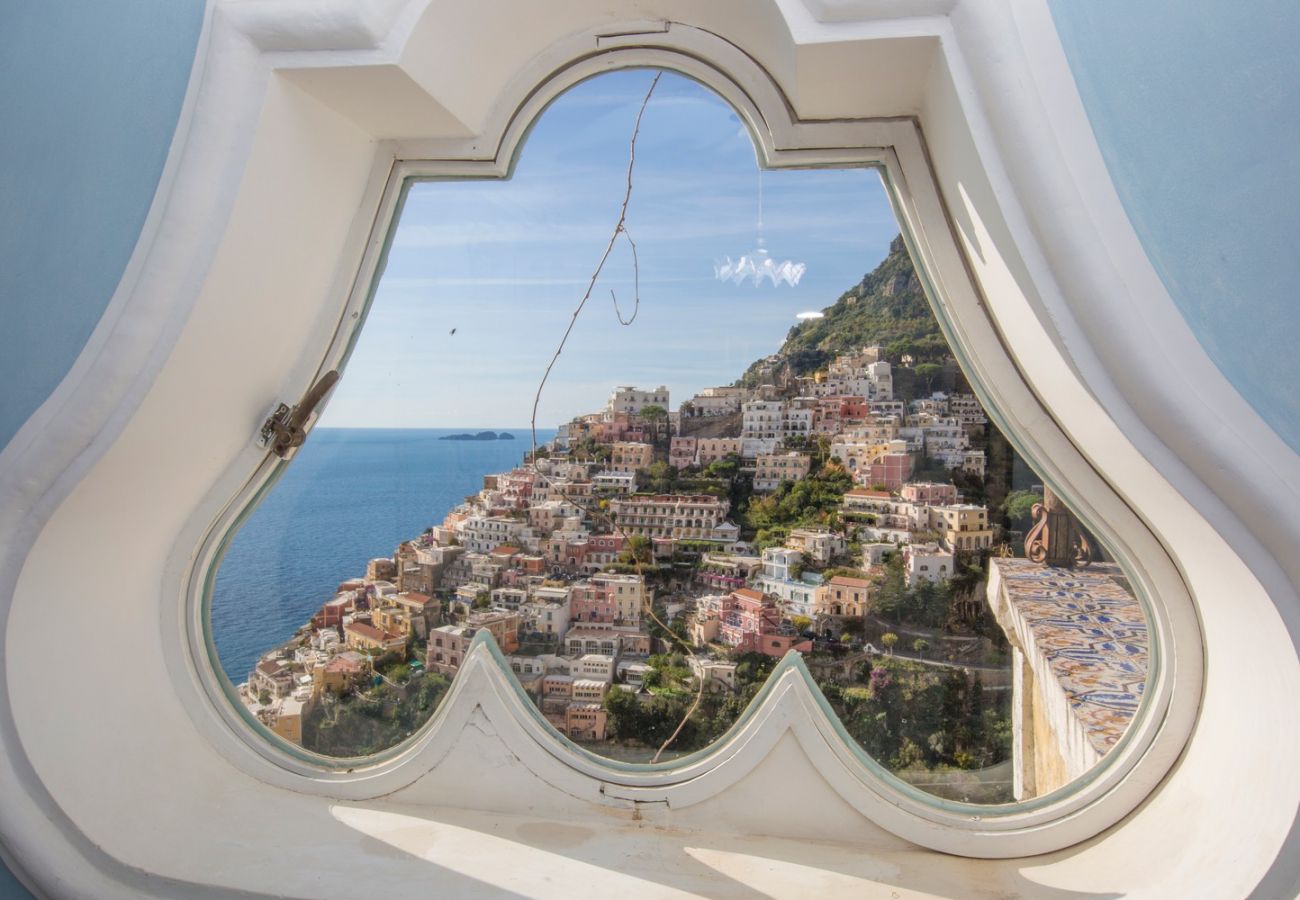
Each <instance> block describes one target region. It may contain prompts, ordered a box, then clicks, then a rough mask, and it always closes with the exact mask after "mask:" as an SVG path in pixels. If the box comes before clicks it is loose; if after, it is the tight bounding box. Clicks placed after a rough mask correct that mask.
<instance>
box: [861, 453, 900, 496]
mask: <svg viewBox="0 0 1300 900" xmlns="http://www.w3.org/2000/svg"><path fill="white" fill-rule="evenodd" d="M911 474H912V456H911V454H910V453H886V454H884V455H883V456H881V457H879V458H878V459H877V460H876V461H875V462H873V463H872V464H871V466H870V468H868V469H863V470H859V472H858V478H859V479H860V480H861V481H863V482H864V483H866V484H883V485H884V486H885V487H886V488H887V489H889V490H891V491H901V490H902V489H903V485H904V483H906V481H907V479H908V478H909V477H911Z"/></svg>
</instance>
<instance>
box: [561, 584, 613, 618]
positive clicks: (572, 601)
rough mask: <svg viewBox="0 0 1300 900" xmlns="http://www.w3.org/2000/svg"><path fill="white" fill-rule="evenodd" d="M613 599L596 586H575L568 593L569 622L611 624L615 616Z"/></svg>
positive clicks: (607, 592)
mask: <svg viewBox="0 0 1300 900" xmlns="http://www.w3.org/2000/svg"><path fill="white" fill-rule="evenodd" d="M617 612H618V610H617V607H616V605H615V603H614V598H613V597H611V596H610V594H609V591H607V590H605V589H604V588H603V587H602V586H601V585H598V584H590V583H585V584H575V585H574V586H573V588H572V590H570V591H569V621H571V622H573V623H574V624H575V625H576V624H577V623H579V622H613V621H614V618H615V616H616V615H617Z"/></svg>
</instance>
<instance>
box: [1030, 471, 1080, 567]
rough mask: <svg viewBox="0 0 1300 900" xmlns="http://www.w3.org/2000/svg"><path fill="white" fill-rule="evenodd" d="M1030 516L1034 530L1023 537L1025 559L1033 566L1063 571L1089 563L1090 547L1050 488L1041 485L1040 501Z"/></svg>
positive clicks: (1070, 514)
mask: <svg viewBox="0 0 1300 900" xmlns="http://www.w3.org/2000/svg"><path fill="white" fill-rule="evenodd" d="M1032 513H1033V516H1034V527H1033V528H1031V529H1030V530H1029V534H1027V535H1026V536H1025V556H1027V557H1029V558H1030V559H1031V560H1033V561H1034V562H1036V563H1042V564H1043V565H1048V566H1058V567H1060V568H1063V569H1073V568H1075V567H1076V566H1079V567H1082V566H1086V565H1088V563H1090V562H1092V545H1091V544H1089V543H1088V538H1087V536H1085V535H1084V533H1083V530H1082V529H1081V528H1079V524H1078V520H1076V519H1075V518H1074V513H1072V512H1070V510H1069V509H1067V508H1066V506H1065V504H1064V503H1062V502H1061V498H1060V497H1058V496H1056V494H1054V493H1053V492H1052V489H1051V488H1049V487H1046V486H1044V488H1043V502H1042V503H1035V504H1034V508H1033V510H1032Z"/></svg>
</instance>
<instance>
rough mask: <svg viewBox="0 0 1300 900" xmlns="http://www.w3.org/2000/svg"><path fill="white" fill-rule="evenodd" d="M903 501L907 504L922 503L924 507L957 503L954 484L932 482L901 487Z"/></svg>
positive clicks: (920, 482)
mask: <svg viewBox="0 0 1300 900" xmlns="http://www.w3.org/2000/svg"><path fill="white" fill-rule="evenodd" d="M902 495H903V499H904V500H906V501H908V502H909V503H922V504H925V505H926V506H949V505H951V504H953V503H956V502H957V486H956V485H955V484H935V483H934V482H932V481H917V482H911V483H909V484H905V485H903V490H902Z"/></svg>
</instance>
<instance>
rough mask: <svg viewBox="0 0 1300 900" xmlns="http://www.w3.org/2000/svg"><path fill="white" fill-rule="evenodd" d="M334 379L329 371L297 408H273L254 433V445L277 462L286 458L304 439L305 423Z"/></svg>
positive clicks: (337, 375) (334, 370)
mask: <svg viewBox="0 0 1300 900" xmlns="http://www.w3.org/2000/svg"><path fill="white" fill-rule="evenodd" d="M338 380H339V373H338V370H336V369H330V370H329V371H328V372H326V373H325V374H324V375H322V376H321V377H320V380H318V381H317V382H316V383H315V384H313V385H312V386H311V390H309V391H307V393H306V394H304V395H303V398H302V399H301V400H299V401H298V405H297V406H295V407H293V408H290V407H289V404H287V403H281V404H280V405H279V406H277V407H276V408H275V411H274V412H272V413H271V415H270V416H268V417H267V420H266V421H265V422H263V423H262V430H261V431H260V432H258V439H257V443H258V446H260V447H263V448H265V449H268V450H270V451H271V452H272V453H274V454H275V455H276V456H278V457H280V458H281V459H287V458H288V457H289V455H290V453H291V452H292V451H293V450H294V449H295V448H297V447H301V446H302V442H303V441H305V440H306V439H307V424H308V423H309V422H310V421H311V418H312V415H313V414H314V413H315V412H316V407H317V406H319V405H320V402H321V400H323V399H325V395H326V394H328V393H329V391H330V388H332V387H334V383H335V382H336V381H338Z"/></svg>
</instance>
